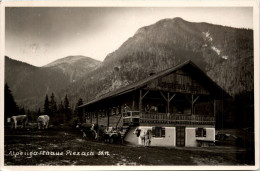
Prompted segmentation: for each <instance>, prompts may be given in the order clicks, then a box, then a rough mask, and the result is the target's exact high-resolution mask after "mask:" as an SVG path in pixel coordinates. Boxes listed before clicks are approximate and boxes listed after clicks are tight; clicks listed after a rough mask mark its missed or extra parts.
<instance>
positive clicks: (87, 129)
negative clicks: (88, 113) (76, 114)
mask: <svg viewBox="0 0 260 171" xmlns="http://www.w3.org/2000/svg"><path fill="white" fill-rule="evenodd" d="M76 128H78V129H80V131H81V132H82V133H83V137H87V136H88V137H94V139H95V140H101V141H104V142H108V143H116V142H120V143H123V136H122V135H123V134H122V130H121V129H116V128H114V127H106V126H102V125H97V124H91V125H90V124H87V123H84V124H80V123H79V124H78V125H77V126H76Z"/></svg>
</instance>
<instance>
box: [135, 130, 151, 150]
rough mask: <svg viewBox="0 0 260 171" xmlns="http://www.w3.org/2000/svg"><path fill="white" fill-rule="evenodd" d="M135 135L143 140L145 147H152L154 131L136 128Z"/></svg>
mask: <svg viewBox="0 0 260 171" xmlns="http://www.w3.org/2000/svg"><path fill="white" fill-rule="evenodd" d="M133 134H136V136H137V137H139V138H140V139H141V142H142V144H143V145H144V146H150V145H151V139H152V130H150V129H148V130H144V129H139V128H136V129H135V130H134V132H133Z"/></svg>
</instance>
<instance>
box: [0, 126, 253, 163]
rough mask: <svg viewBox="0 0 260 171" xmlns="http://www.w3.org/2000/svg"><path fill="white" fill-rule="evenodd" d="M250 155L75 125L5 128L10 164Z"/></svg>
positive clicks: (240, 158) (244, 158)
mask: <svg viewBox="0 0 260 171" xmlns="http://www.w3.org/2000/svg"><path fill="white" fill-rule="evenodd" d="M30 152H31V153H33V154H30ZM22 153H23V154H22ZM48 153H49V154H48ZM51 153H52V155H51ZM53 154H54V155H53ZM248 155H252V154H251V153H250V154H249V152H248V150H247V149H246V148H242V147H240V148H238V147H234V146H233V147H232V146H211V147H203V148H202V147H196V148H188V147H183V148H179V147H174V148H173V147H172V148H166V147H137V146H130V145H127V144H124V145H121V144H106V143H103V142H97V141H95V140H92V139H88V138H83V137H82V134H81V133H80V132H79V131H78V130H73V129H61V128H60V129H54V128H49V129H48V130H33V129H29V130H28V129H27V130H25V129H17V130H10V129H5V159H4V163H5V165H8V166H9V165H175V166H177V165H253V164H254V161H253V160H252V159H250V157H248Z"/></svg>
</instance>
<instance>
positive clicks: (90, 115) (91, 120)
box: [90, 112, 92, 125]
mask: <svg viewBox="0 0 260 171" xmlns="http://www.w3.org/2000/svg"><path fill="white" fill-rule="evenodd" d="M90 125H92V112H90Z"/></svg>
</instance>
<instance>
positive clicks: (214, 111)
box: [214, 98, 216, 117]
mask: <svg viewBox="0 0 260 171" xmlns="http://www.w3.org/2000/svg"><path fill="white" fill-rule="evenodd" d="M215 116H216V100H215V98H214V117H215Z"/></svg>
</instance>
